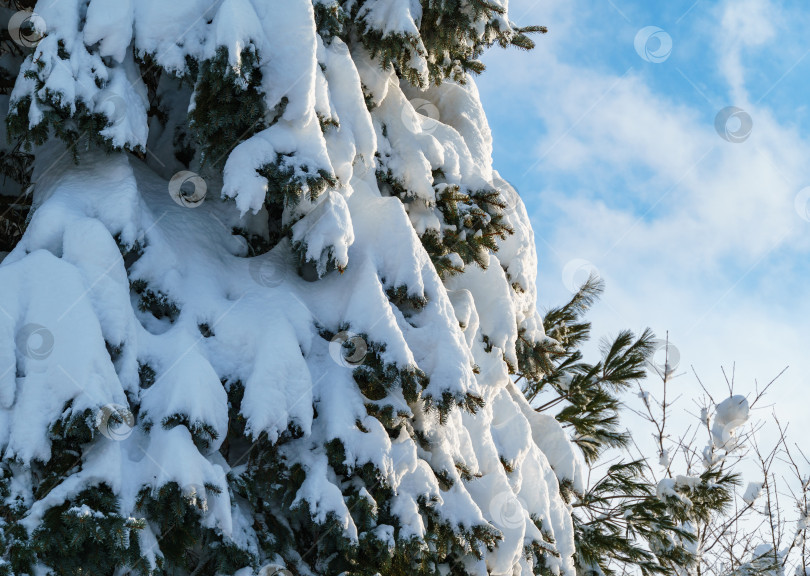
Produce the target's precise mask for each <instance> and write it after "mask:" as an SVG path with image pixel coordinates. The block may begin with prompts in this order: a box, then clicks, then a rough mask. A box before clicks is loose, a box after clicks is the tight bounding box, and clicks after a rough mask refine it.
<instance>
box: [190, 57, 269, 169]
mask: <svg viewBox="0 0 810 576" xmlns="http://www.w3.org/2000/svg"><path fill="white" fill-rule="evenodd" d="M261 81H262V75H261V70H260V68H259V62H258V56H257V54H256V51H255V49H254V48H253V46H252V45H251V46H250V47H248V48H244V49H243V50H242V52H241V54H240V55H239V67H238V68H235V67H234V66H231V64H230V63H229V61H228V51H227V50H226V49H225V48H224V47H220V48H219V49H218V50H217V53H216V56H215V57H214V58H212V59H210V60H206V61H205V62H202V63H201V64H200V65H199V75H198V76H197V82H196V85H195V89H194V108H193V109H192V110H191V112H190V113H189V129H190V131H191V133H192V134H193V136H194V138H195V139H196V141H197V142H198V143H199V145H200V146H201V151H202V162H203V165H211V166H214V167H216V168H222V166H224V164H225V160H227V158H228V154H230V152H231V150H233V148H235V147H236V145H237V144H239V143H240V142H242V141H244V140H247V139H248V138H249V137H250V136H252V135H253V134H255V133H256V132H259V131H261V130H263V129H265V128H267V127H268V126H269V125H270V124H271V123H272V122H273V116H272V115H271V114H269V113H268V111H267V109H266V107H265V104H264V97H263V95H262V94H261V92H260V91H259V87H260V86H261Z"/></svg>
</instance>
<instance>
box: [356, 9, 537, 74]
mask: <svg viewBox="0 0 810 576" xmlns="http://www.w3.org/2000/svg"><path fill="white" fill-rule="evenodd" d="M365 4H366V2H365V1H360V2H344V5H348V6H350V16H351V21H352V22H356V27H357V29H358V32H359V35H360V38H361V39H362V42H363V44H364V45H365V47H366V48H367V49H368V51H369V52H370V53H371V55H372V56H373V57H375V58H378V59H379V60H380V62H381V64H382V66H383V67H384V68H389V67H393V68H394V70H396V72H397V75H399V76H400V77H402V78H405V79H406V80H407V81H408V82H410V83H411V84H413V85H414V86H419V87H422V88H426V87H427V84H428V83H429V82H432V83H435V84H439V83H440V82H441V81H442V80H444V79H446V78H452V79H453V80H455V81H458V82H463V81H464V80H465V77H466V74H468V73H475V74H479V73H481V72H483V70H484V65H483V64H482V63H481V62H480V60H478V57H479V56H480V55H481V54H482V53H483V51H484V49H485V48H487V47H489V46H491V45H492V44H494V43H498V44H499V45H500V46H502V47H506V46H510V45H513V46H517V47H519V48H523V49H527V50H528V49H531V48H533V47H534V43H533V42H532V41H531V40H530V39H529V37H528V34H532V33H538V32H539V33H544V32H546V29H545V28H544V27H542V26H528V27H525V28H512V29H511V30H510V29H505V28H504V29H502V28H501V27H502V25H503V24H504V23H505V20H503V19H501V18H502V16H503V12H504V9H503V8H502V7H501V6H500V5H499V4H496V3H494V2H488V1H486V0H449V1H445V2H432V1H428V0H423V1H422V18H421V20H420V22H419V34H418V35H410V34H404V33H401V32H391V31H382V30H379V29H376V28H374V27H373V26H371V25H369V24H368V23H367V22H366V21H365V20H364V19H363V18H361V17H360V15H361V14H362V11H363V7H364V6H365ZM417 58H423V59H424V60H425V62H426V63H427V78H425V76H424V75H423V73H422V72H421V71H420V70H418V69H417V68H415V67H414V63H415V62H416V61H417Z"/></svg>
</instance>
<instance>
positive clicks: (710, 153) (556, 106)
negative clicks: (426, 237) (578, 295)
mask: <svg viewBox="0 0 810 576" xmlns="http://www.w3.org/2000/svg"><path fill="white" fill-rule="evenodd" d="M510 16H511V18H512V20H514V21H516V22H517V23H519V24H524V25H525V24H543V25H546V26H548V27H549V33H548V34H547V35H545V36H537V37H536V43H537V48H536V49H535V50H534V51H531V52H520V51H517V50H514V49H513V50H500V49H493V50H491V51H490V52H489V53H488V54H487V55H486V56H485V58H484V62H485V63H486V64H487V71H486V72H485V73H484V74H483V75H482V76H481V77H480V78H479V79H478V81H477V82H478V87H479V90H480V92H481V96H482V99H483V102H484V107H485V109H486V111H487V115H488V118H489V121H490V125H491V128H492V132H493V138H494V149H495V152H494V156H495V164H496V167H497V168H498V169H499V171H500V173H501V175H502V176H503V177H505V178H506V179H507V180H509V181H510V182H512V183H513V184H514V185H515V186H516V188H517V189H518V190H519V192H520V194H521V196H522V197H523V200H524V202H525V204H526V207H527V210H528V212H529V214H530V216H531V218H532V222H533V226H534V230H535V236H536V238H535V239H536V244H537V250H538V256H539V260H540V270H539V275H538V284H539V289H540V303H541V305H546V306H548V305H553V304H558V303H561V302H563V301H564V300H565V298H566V297H568V296H569V294H570V292H569V290H568V288H569V287H570V285H571V284H572V277H573V278H574V280H581V279H584V276H585V275H586V274H587V271H588V270H590V269H591V268H595V269H596V270H597V271H598V272H599V274H600V275H601V276H602V277H603V278H604V279H605V281H606V284H607V292H606V294H605V296H604V298H603V300H602V303H601V304H600V305H599V306H598V307H597V308H596V309H595V310H594V312H593V314H592V319H593V321H594V334H595V335H596V336H599V335H609V334H615V333H616V332H618V331H619V330H620V329H623V328H630V329H634V330H641V329H643V328H644V327H646V326H649V327H651V328H653V330H655V332H656V333H657V334H659V335H664V334H665V333H666V332H667V331H669V334H670V340H671V342H672V343H673V345H674V346H676V347H677V348H678V350H679V352H680V356H681V363H680V367H679V373H683V375H682V376H680V377H679V378H678V379H677V380H676V381H675V385H676V387H677V392H678V393H682V394H683V395H684V399H683V400H682V401H681V408H682V409H687V408H688V409H694V405H693V404H692V403H691V400H689V399H690V398H691V397H693V396H697V395H699V393H700V391H699V388H698V384H697V380H696V378H695V377H694V375H693V374H692V369H691V367H692V366H694V368H695V370H696V371H697V373H698V374H699V375H700V377H701V379H702V380H703V382H704V383H705V384H707V386H708V387H709V388H711V389H713V390H716V391H722V390H724V389H725V383H724V381H723V375H722V373H721V371H720V367H721V366H725V367H727V368H729V369H730V368H731V366H732V364H733V363H736V389H737V391H738V392H741V393H747V392H750V391H752V390H753V389H754V385H755V384H754V383H755V380H756V381H757V382H759V383H760V384H763V383H765V382H767V381H769V380H770V379H771V378H773V377H774V376H775V375H776V374H777V373H778V372H779V371H780V370H781V369H782V368H784V367H785V366H789V369H788V371H787V372H786V373H785V375H784V376H783V377H782V378H780V380H779V381H778V383H777V384H776V386H775V388H774V389H773V392H772V393H771V394H770V396H769V400H770V402H771V403H772V404H773V407H772V409H773V410H775V411H776V413H777V414H778V415H779V416H780V418H782V419H783V420H789V421H791V428H792V433H791V436H792V437H793V438H794V440H796V439H801V438H803V436H804V435H805V434H807V433H810V422H807V421H808V419H807V418H806V416H805V413H806V411H807V405H806V404H805V403H804V402H797V399H799V398H805V397H807V395H808V391H810V377H808V374H810V353H809V352H810V350H808V348H810V346H808V343H810V304H808V298H807V297H806V294H807V292H808V284H809V283H810V221H808V220H810V216H808V211H809V210H810V205H808V202H810V194H807V193H806V192H805V193H802V190H803V189H804V188H805V187H807V186H810V109H809V108H808V102H810V93H809V91H808V88H810V41H808V40H807V38H808V36H807V34H806V30H807V29H808V28H809V26H808V25H810V9H808V8H807V7H804V8H803V7H802V3H801V2H798V1H790V2H779V3H777V2H772V1H769V0H735V1H728V0H727V1H721V2H710V1H708V0H698V1H697V2H695V1H694V0H689V1H687V2H668V3H663V2H642V1H636V0H633V1H631V0H596V1H594V0H592V1H590V2H587V1H585V0H572V1H568V2H563V1H561V0H554V1H551V0H543V1H540V2H536V1H535V0H512V1H511V2H510ZM647 26H656V27H658V28H660V29H662V30H663V31H664V33H665V34H666V35H668V37H669V38H671V40H672V49H671V52H670V53H669V55H668V57H666V59H663V61H661V62H658V63H654V62H649V61H645V59H644V58H642V57H641V56H640V55H639V53H638V52H637V51H636V49H635V46H634V40H635V38H636V35H637V34H638V33H639V31H640V30H641V29H643V28H645V27H647ZM659 38H660V36H659ZM656 42H657V41H656V39H654V38H653V39H651V40H650V43H647V44H646V46H647V48H648V49H649V50H652V51H653V52H654V51H655V50H656V49H658V47H659V45H658V44H657V43H656ZM642 45H644V43H643V42H642ZM728 106H736V107H738V108H740V109H741V110H742V111H743V113H744V114H747V115H748V117H750V119H751V122H752V126H753V128H752V131H751V134H750V136H749V137H748V138H747V139H745V140H744V141H742V142H738V143H734V142H728V141H726V140H724V139H723V138H721V136H720V135H719V134H718V132H717V131H716V130H715V118H716V116H717V114H718V112H719V111H720V110H722V109H724V108H726V107H728ZM734 122H735V120H733V119H732V120H731V121H730V124H728V125H727V126H728V128H729V129H730V130H732V131H734V130H736V129H737V125H736V124H735V123H734ZM797 199H798V200H797ZM767 410H768V411H770V410H771V408H768V409H767ZM758 416H759V417H761V418H767V416H768V414H767V413H766V411H765V410H763V411H762V412H761V413H760V414H759V415H758Z"/></svg>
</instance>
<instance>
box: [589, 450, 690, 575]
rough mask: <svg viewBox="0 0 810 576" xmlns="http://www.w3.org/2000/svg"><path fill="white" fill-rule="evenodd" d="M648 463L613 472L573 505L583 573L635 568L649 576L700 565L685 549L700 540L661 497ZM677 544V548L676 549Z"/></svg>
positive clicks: (611, 468)
mask: <svg viewBox="0 0 810 576" xmlns="http://www.w3.org/2000/svg"><path fill="white" fill-rule="evenodd" d="M646 473H647V463H646V462H645V461H643V460H633V461H629V462H619V463H616V464H612V465H610V466H609V467H608V469H607V472H606V473H605V474H604V476H603V477H601V478H600V479H598V480H597V481H596V482H594V483H593V484H592V485H591V486H590V487H589V488H588V490H587V491H586V492H585V493H584V494H580V495H577V497H576V499H575V500H574V502H573V506H574V510H575V513H574V515H573V518H574V534H575V538H576V549H577V563H578V565H579V566H580V567H581V568H582V572H583V573H594V574H597V573H598V571H596V570H595V567H597V566H598V567H599V570H601V571H602V572H603V573H604V574H607V575H608V576H610V575H612V574H615V573H617V569H618V568H617V567H622V566H625V567H634V568H637V569H638V570H640V571H641V573H642V574H644V575H645V576H648V575H652V574H674V572H675V569H676V568H678V567H682V568H683V567H687V566H690V565H692V564H693V563H694V562H695V558H694V556H693V554H692V553H691V552H690V551H689V549H688V548H687V547H685V546H684V545H683V544H684V543H693V542H694V541H695V536H694V535H693V534H692V533H691V531H689V530H688V529H685V528H684V527H683V524H682V522H683V519H682V518H681V517H680V515H679V513H678V511H679V509H678V508H673V507H671V506H669V505H668V504H667V503H666V502H665V501H664V500H661V499H659V498H658V497H657V496H656V490H655V484H654V483H653V482H652V481H651V480H650V479H649V478H648V477H647V475H646ZM673 543H677V545H673Z"/></svg>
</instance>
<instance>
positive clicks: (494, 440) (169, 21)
mask: <svg viewBox="0 0 810 576" xmlns="http://www.w3.org/2000/svg"><path fill="white" fill-rule="evenodd" d="M5 4H6V6H7V7H8V6H10V4H9V3H8V2H6V3H5ZM12 7H16V8H19V7H20V6H12ZM23 17H24V20H25V22H26V26H25V27H21V26H20V25H19V23H18V25H17V27H16V28H15V27H13V26H12V27H11V28H12V38H13V39H14V33H16V34H17V38H16V40H17V44H18V47H17V49H16V50H15V51H11V52H9V53H6V54H5V55H4V56H3V60H2V61H1V62H2V66H3V67H4V68H5V69H6V70H7V71H9V70H10V71H11V73H12V74H13V75H16V77H17V80H16V83H15V84H14V88H13V91H12V92H11V93H10V94H7V95H6V96H3V99H4V104H5V103H7V104H8V116H7V126H8V132H9V134H10V136H11V138H12V141H16V142H22V143H23V144H24V145H26V146H30V147H31V150H32V154H33V158H34V160H33V174H32V176H31V183H32V190H33V209H32V212H31V216H30V221H29V223H28V226H27V230H26V232H25V234H24V236H23V238H22V240H21V241H20V242H19V244H17V246H16V248H15V249H14V250H13V251H12V252H11V253H10V254H9V255H8V256H7V257H6V258H5V259H4V260H3V261H2V263H1V264H0V307H1V308H0V312H2V313H0V447H2V458H3V460H2V469H3V480H2V485H1V486H0V488H2V494H3V496H4V499H3V503H2V517H3V520H4V521H3V523H2V527H0V531H2V541H1V542H0V544H2V550H3V564H2V570H3V571H4V572H5V573H14V574H44V573H47V572H49V571H50V572H53V573H57V574H80V573H81V574H107V575H112V574H125V573H127V572H133V573H137V574H146V573H157V574H160V573H166V574H195V575H197V574H199V575H204V574H234V573H237V572H238V573H239V574H240V575H243V576H245V575H248V574H251V573H259V574H265V575H267V576H270V575H271V574H274V573H276V572H278V571H280V570H282V569H283V570H288V571H289V572H291V573H293V574H324V575H333V574H341V573H347V574H367V575H372V574H376V573H379V574H386V575H387V574H442V575H445V574H477V575H482V576H483V575H485V574H488V573H489V574H499V575H500V574H502V575H505V574H510V575H511V574H540V573H550V574H572V573H573V572H574V567H573V561H572V555H573V553H574V542H573V535H572V522H571V518H570V510H569V508H568V507H567V504H566V503H565V501H564V500H563V498H562V497H561V495H560V490H559V482H560V480H565V481H570V482H573V483H574V485H581V479H580V467H579V465H578V462H579V460H578V459H577V456H576V454H575V451H574V448H572V445H571V444H570V443H569V442H568V440H567V437H566V435H565V433H564V432H563V431H562V429H561V428H560V426H559V425H558V424H557V422H556V421H555V420H554V418H552V417H551V416H546V415H542V414H537V413H535V412H534V411H533V410H532V409H531V408H530V406H529V405H528V403H527V402H526V400H525V399H524V397H523V395H522V393H521V391H520V390H519V388H518V387H517V386H516V385H515V384H514V383H513V380H514V376H513V375H514V374H515V373H517V372H518V371H520V372H522V373H532V374H535V375H536V374H538V373H540V372H541V371H542V369H543V358H544V357H545V355H544V352H546V351H548V350H549V349H551V348H552V347H553V345H554V343H553V342H552V341H550V339H548V338H546V336H545V334H544V332H543V325H542V321H541V318H540V316H539V315H538V312H537V310H536V309H535V299H536V289H535V285H534V275H535V274H536V267H537V266H536V256H535V251H534V247H533V237H532V231H531V228H530V225H529V221H528V218H527V215H526V212H525V209H524V208H523V205H522V203H521V202H520V200H519V198H518V197H517V195H516V194H515V193H514V190H513V189H511V188H510V187H509V185H508V184H507V183H505V182H504V181H503V180H501V179H500V177H499V176H498V174H497V173H496V172H495V171H493V169H492V166H491V165H492V162H491V152H492V150H491V138H490V133H489V129H488V127H487V123H486V118H485V116H484V113H483V111H482V108H481V104H480V102H479V98H478V94H477V91H476V88H475V84H474V81H473V79H472V78H471V77H470V73H471V72H479V71H480V70H481V68H482V67H481V65H480V63H479V62H478V61H477V60H476V58H477V57H478V56H479V55H480V53H481V52H482V50H484V49H485V48H486V47H488V46H490V45H492V44H495V43H498V44H500V45H503V46H507V45H510V44H513V45H517V46H519V47H524V48H528V47H530V46H531V41H530V40H528V38H527V37H526V33H528V32H534V31H538V30H539V29H538V28H522V29H521V28H517V27H515V25H513V24H512V23H511V22H510V21H509V19H508V17H507V11H506V0H493V1H489V2H484V1H483V0H446V1H438V0H422V2H421V3H420V2H418V1H416V0H410V1H404V0H366V1H362V0H348V1H343V2H335V1H330V0H275V1H271V0H217V1H212V0H174V1H171V2H166V1H165V0H138V1H135V0H40V1H39V2H37V3H36V6H35V7H34V14H24V15H23ZM18 20H19V19H18ZM21 150H24V148H22V149H21ZM17 152H19V150H17Z"/></svg>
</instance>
